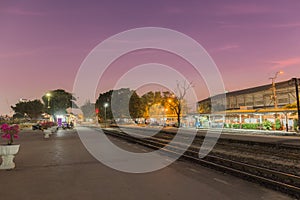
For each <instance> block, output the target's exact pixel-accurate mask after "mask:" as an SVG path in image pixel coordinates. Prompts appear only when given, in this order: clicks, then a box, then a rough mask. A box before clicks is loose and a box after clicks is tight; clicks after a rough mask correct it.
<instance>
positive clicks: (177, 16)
mask: <svg viewBox="0 0 300 200" xmlns="http://www.w3.org/2000/svg"><path fill="white" fill-rule="evenodd" d="M147 26H155V27H164V28H170V29H174V30H177V31H180V32H182V33H185V34H187V35H188V36H190V37H192V38H194V39H195V40H196V41H198V42H199V43H200V44H201V45H202V46H203V47H204V48H205V49H206V50H207V51H208V53H209V54H210V55H211V57H212V58H213V59H214V61H215V62H216V64H217V66H218V67H219V70H220V71H221V74H222V76H223V79H224V83H225V88H226V90H228V91H232V90H237V89H243V88H246V87H252V86H257V85H261V84H267V83H270V80H269V79H268V78H269V77H271V76H273V75H274V74H275V72H276V71H278V70H283V71H284V72H285V73H284V74H283V75H281V76H280V77H278V79H277V80H278V81H281V80H287V79H290V78H291V77H294V76H297V77H300V1H299V0H268V1H266V0H252V1H240V0H227V1H223V0H213V1H206V0H203V1H200V0H197V1H196V0H195V1H174V0H170V1H161V0H160V1H158V0H157V1H156V0H152V1H146V0H145V1H143V0H135V1H112V0H108V1H86V0H74V1H69V0H68V1H67V0H60V1H50V0H49V1H46V0H45V1H40V0H27V1H14V0H9V1H8V0H7V1H1V2H0V67H1V68H0V69H1V78H0V85H1V86H0V94H1V96H0V115H1V114H9V113H10V112H11V109H10V105H14V104H15V103H17V101H18V99H20V98H27V99H35V98H40V97H41V96H42V95H43V94H44V92H45V91H47V90H53V89H57V88H63V89H66V90H68V91H72V87H73V82H74V78H75V75H76V73H77V70H78V68H79V66H80V65H81V63H82V61H83V60H84V58H85V57H86V56H87V55H88V53H89V52H90V51H91V50H92V49H93V48H94V47H95V46H96V45H98V44H99V43H100V42H101V41H103V40H104V39H106V38H108V37H110V36H112V35H114V34H117V33H119V32H122V31H125V30H128V29H132V28H138V27H147ZM132 59H133V58H132ZM146 60H147V59H146ZM129 63H134V62H132V61H131V62H129ZM187 74H189V72H187ZM191 74H192V72H190V75H191ZM191 76H192V75H191ZM197 87H199V88H198V89H197V90H198V91H200V90H201V87H200V85H197ZM103 88H105V89H109V86H108V85H107V86H105V85H104V87H103ZM203 90H205V88H204V89H203ZM206 95H207V94H205V93H203V96H202V98H205V97H206ZM200 98H201V95H200Z"/></svg>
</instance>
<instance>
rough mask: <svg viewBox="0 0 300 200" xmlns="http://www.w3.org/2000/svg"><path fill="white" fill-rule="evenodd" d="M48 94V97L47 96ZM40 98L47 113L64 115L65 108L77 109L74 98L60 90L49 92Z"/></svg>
mask: <svg viewBox="0 0 300 200" xmlns="http://www.w3.org/2000/svg"><path fill="white" fill-rule="evenodd" d="M47 94H49V96H47ZM47 94H45V95H44V96H43V97H42V100H43V102H44V105H45V110H46V111H47V113H49V114H51V115H54V114H65V113H67V111H66V110H67V108H71V107H73V108H77V105H76V104H75V101H76V98H75V97H74V96H73V95H72V94H71V93H69V92H66V91H65V90H62V89H57V90H53V91H49V92H48V93H47Z"/></svg>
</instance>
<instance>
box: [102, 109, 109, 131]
mask: <svg viewBox="0 0 300 200" xmlns="http://www.w3.org/2000/svg"><path fill="white" fill-rule="evenodd" d="M103 106H104V123H105V128H106V108H107V107H108V103H104V105H103Z"/></svg>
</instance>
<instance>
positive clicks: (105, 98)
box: [95, 90, 113, 120]
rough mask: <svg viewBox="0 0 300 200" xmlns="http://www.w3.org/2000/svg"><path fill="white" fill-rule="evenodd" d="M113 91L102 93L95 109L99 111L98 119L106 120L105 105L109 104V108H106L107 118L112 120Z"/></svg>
mask: <svg viewBox="0 0 300 200" xmlns="http://www.w3.org/2000/svg"><path fill="white" fill-rule="evenodd" d="M112 93H113V90H110V91H108V92H105V93H101V94H100V95H99V97H98V99H97V101H96V104H95V109H98V111H99V112H98V119H99V120H100V119H102V120H103V119H104V116H105V108H104V104H106V103H107V104H108V105H109V106H108V107H107V108H106V118H107V119H112V112H111V106H110V105H111V103H110V102H111V96H112Z"/></svg>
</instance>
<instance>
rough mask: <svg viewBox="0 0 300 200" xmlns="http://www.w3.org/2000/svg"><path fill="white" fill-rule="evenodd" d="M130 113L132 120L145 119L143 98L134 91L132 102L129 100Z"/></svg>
mask: <svg viewBox="0 0 300 200" xmlns="http://www.w3.org/2000/svg"><path fill="white" fill-rule="evenodd" d="M129 113H130V116H131V118H133V119H134V118H140V117H143V113H144V109H143V105H142V104H141V98H140V97H139V96H138V95H137V93H136V92H135V91H132V94H131V97H130V100H129Z"/></svg>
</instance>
